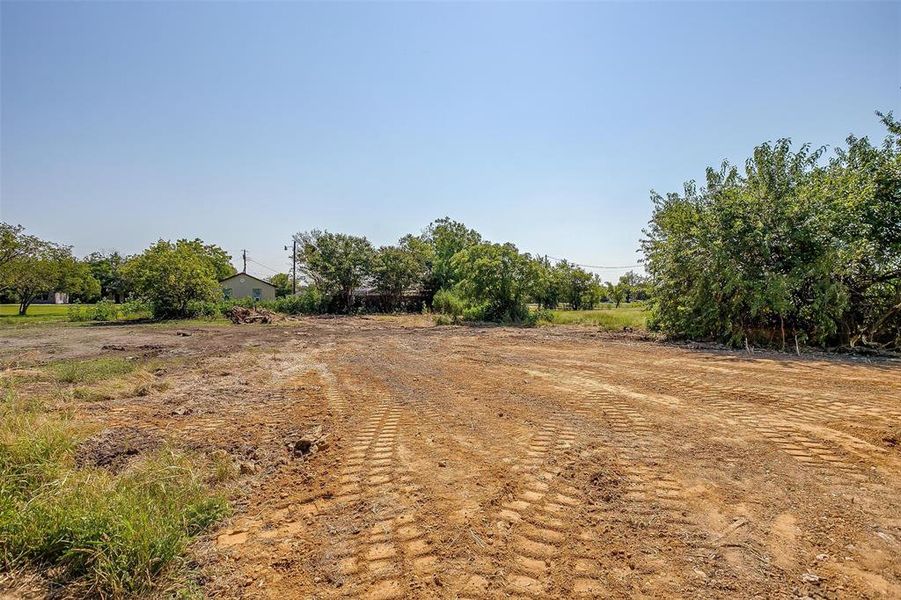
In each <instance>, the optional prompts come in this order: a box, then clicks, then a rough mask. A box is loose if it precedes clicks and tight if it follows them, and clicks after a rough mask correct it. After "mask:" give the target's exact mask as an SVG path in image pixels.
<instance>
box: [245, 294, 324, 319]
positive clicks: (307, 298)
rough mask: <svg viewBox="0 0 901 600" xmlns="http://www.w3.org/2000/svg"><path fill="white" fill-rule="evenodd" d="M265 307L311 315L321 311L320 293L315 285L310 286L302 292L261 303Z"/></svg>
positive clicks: (288, 312) (282, 311)
mask: <svg viewBox="0 0 901 600" xmlns="http://www.w3.org/2000/svg"><path fill="white" fill-rule="evenodd" d="M261 304H262V305H263V306H264V307H265V308H268V309H269V310H274V311H276V312H280V313H284V314H286V315H311V314H316V313H320V312H322V311H323V308H324V305H323V298H322V293H321V292H320V291H319V290H318V289H317V288H315V287H310V288H307V289H306V290H304V291H303V292H302V293H300V294H297V295H294V296H283V297H282V298H276V299H275V300H270V301H266V302H262V303H261Z"/></svg>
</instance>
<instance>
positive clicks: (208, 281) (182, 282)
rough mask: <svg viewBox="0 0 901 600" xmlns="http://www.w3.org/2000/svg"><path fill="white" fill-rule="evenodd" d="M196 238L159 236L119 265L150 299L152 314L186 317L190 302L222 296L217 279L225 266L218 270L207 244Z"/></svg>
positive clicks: (166, 316)
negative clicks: (168, 239) (152, 242)
mask: <svg viewBox="0 0 901 600" xmlns="http://www.w3.org/2000/svg"><path fill="white" fill-rule="evenodd" d="M199 242H200V241H199V240H192V241H188V240H178V241H177V242H175V243H172V242H169V241H166V240H160V241H158V242H157V243H156V244H154V245H153V246H151V247H150V248H148V249H147V250H145V251H144V252H143V253H141V254H139V255H137V256H134V257H132V258H130V259H129V260H128V262H127V263H125V265H124V266H123V267H122V273H123V275H124V276H125V278H126V280H127V281H128V282H129V285H131V286H132V287H133V289H134V291H135V294H137V295H138V297H140V298H142V299H144V300H146V301H147V302H149V303H150V305H151V308H152V310H153V315H154V316H155V317H157V318H173V317H187V316H190V315H191V310H190V309H191V305H192V303H195V302H212V301H215V300H217V299H219V298H221V296H222V291H221V288H220V287H219V282H218V279H219V275H220V274H221V273H222V272H224V269H222V270H220V271H217V269H216V265H215V261H213V260H211V259H210V256H209V254H208V251H207V249H208V248H209V246H206V245H204V244H203V243H199ZM214 247H215V246H214Z"/></svg>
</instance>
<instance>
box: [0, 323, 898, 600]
mask: <svg viewBox="0 0 901 600" xmlns="http://www.w3.org/2000/svg"><path fill="white" fill-rule="evenodd" d="M47 331H50V330H49V329H42V330H35V331H33V332H25V333H23V332H16V333H15V336H10V337H9V338H7V337H5V334H0V336H3V339H4V342H5V341H7V339H9V340H10V341H11V344H9V345H7V346H6V350H4V352H3V355H2V357H3V359H4V360H6V361H7V362H9V360H10V357H11V356H12V352H16V353H17V355H20V356H21V353H22V352H25V353H26V354H25V355H26V356H31V357H40V356H42V355H43V353H42V350H41V349H42V348H45V347H46V346H45V345H46V344H48V343H50V344H51V345H52V347H53V350H54V352H55V355H57V356H94V355H98V354H104V355H109V354H112V355H122V354H128V353H129V352H131V350H130V348H139V347H141V346H149V345H152V346H154V347H159V350H157V351H155V355H156V356H159V357H161V358H163V359H165V358H167V357H168V358H174V359H177V360H176V361H175V362H173V366H172V367H171V368H169V369H167V371H166V372H165V373H164V374H161V375H160V376H161V377H164V378H165V379H166V381H167V382H168V383H169V385H170V386H171V387H169V388H168V389H167V390H165V391H163V392H156V393H152V394H150V395H148V396H145V397H131V398H120V399H117V400H109V401H103V402H96V403H81V404H78V405H77V410H78V411H79V414H80V416H81V418H84V419H86V420H89V421H92V422H96V423H97V424H99V425H102V426H103V427H105V428H128V429H127V431H129V432H133V431H134V430H135V429H139V430H142V431H143V432H145V433H146V436H147V438H148V439H154V440H156V439H160V438H166V439H168V440H171V441H172V442H173V443H176V444H181V445H184V446H187V447H191V448H196V449H199V450H203V451H213V450H216V449H220V450H224V451H226V452H229V453H230V454H231V455H232V456H233V457H234V458H235V460H236V461H237V462H240V463H241V464H242V465H244V468H243V469H242V470H243V472H244V475H242V478H241V484H242V486H241V489H240V490H238V491H236V496H235V502H236V514H235V516H234V517H233V518H232V519H231V520H230V522H228V523H226V524H224V525H223V526H222V527H221V528H220V529H219V530H217V531H216V532H214V533H213V534H211V535H210V536H208V537H207V538H206V539H205V540H203V541H202V542H201V543H199V544H197V545H196V546H195V548H194V549H193V558H194V559H195V560H196V561H198V562H199V564H200V572H201V573H202V574H203V577H204V581H203V584H204V586H205V589H206V591H207V593H208V594H210V595H212V596H216V597H247V598H270V597H272V598H330V597H344V596H350V597H364V598H402V597H403V598H409V597H418V598H433V597H447V598H457V597H461V598H462V597H468V598H501V597H520V596H521V597H530V598H569V597H576V596H583V597H603V598H606V597H635V596H641V597H655V598H657V597H671V598H675V597H692V598H714V597H804V596H809V597H825V598H833V597H834V598H839V597H841V598H848V597H850V598H875V597H901V445H899V444H898V443H897V442H896V443H892V442H891V440H897V436H898V432H899V430H898V426H899V423H901V366H899V365H898V363H892V362H890V361H882V362H878V361H873V362H871V361H863V360H853V359H850V358H840V359H839V358H835V359H833V358H825V357H816V358H801V359H798V358H795V357H789V356H787V355H765V356H762V355H754V356H748V355H746V354H738V353H731V352H718V351H712V350H711V351H699V350H689V349H685V348H680V347H675V346H668V345H663V344H658V343H653V342H647V341H637V340H632V339H628V338H625V339H623V338H621V337H620V338H612V337H609V336H605V335H603V334H596V333H594V332H592V331H591V330H589V329H585V328H548V329H531V330H529V329H507V328H486V329H479V328H467V327H453V328H444V327H442V328H435V327H431V326H429V325H428V323H427V322H426V321H425V320H418V319H335V320H323V319H309V320H302V321H299V322H293V323H286V324H280V325H272V326H255V325H244V326H240V327H225V328H223V327H209V328H195V329H194V330H192V333H193V335H191V336H187V337H185V336H176V335H175V331H174V330H170V329H166V328H158V327H157V328H149V327H116V328H113V327H109V328H65V329H58V328H57V329H53V330H52V331H54V335H53V336H52V337H50V336H48V335H47V333H46V332H47ZM104 345H106V346H107V348H108V349H107V350H102V349H101V348H102V347H103V346H104ZM109 348H117V349H113V350H110V349H109ZM135 352H140V350H135ZM47 358H49V357H47ZM312 429H316V430H317V435H318V436H319V437H320V439H321V440H322V442H321V443H320V444H319V446H317V448H316V451H315V452H313V453H312V454H309V455H307V456H300V457H295V456H294V453H293V452H292V451H291V448H290V447H289V446H290V445H291V444H292V443H293V441H294V440H296V439H298V436H301V435H302V434H303V433H304V432H309V431H310V430H312ZM893 436H894V437H893ZM887 440H888V441H887Z"/></svg>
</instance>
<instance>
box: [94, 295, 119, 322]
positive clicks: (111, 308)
mask: <svg viewBox="0 0 901 600" xmlns="http://www.w3.org/2000/svg"><path fill="white" fill-rule="evenodd" d="M88 315H89V318H90V319H91V320H92V321H115V320H116V319H117V318H118V317H119V307H118V306H116V303H115V302H113V301H112V300H106V299H103V300H101V301H100V302H98V303H96V304H94V305H93V306H92V307H91V309H90V310H89V311H88Z"/></svg>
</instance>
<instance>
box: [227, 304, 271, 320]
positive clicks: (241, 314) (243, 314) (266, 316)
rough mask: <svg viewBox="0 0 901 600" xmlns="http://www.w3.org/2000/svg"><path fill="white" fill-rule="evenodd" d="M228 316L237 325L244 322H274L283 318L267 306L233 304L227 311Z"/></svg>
mask: <svg viewBox="0 0 901 600" xmlns="http://www.w3.org/2000/svg"><path fill="white" fill-rule="evenodd" d="M225 316H226V317H228V318H229V319H230V320H231V322H232V323H234V324H235V325H241V324H243V323H272V322H274V321H278V320H279V319H281V316H280V315H278V314H277V313H274V312H272V311H271V310H266V309H265V308H256V307H254V308H246V307H244V306H233V307H231V308H230V309H228V310H227V311H225Z"/></svg>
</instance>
